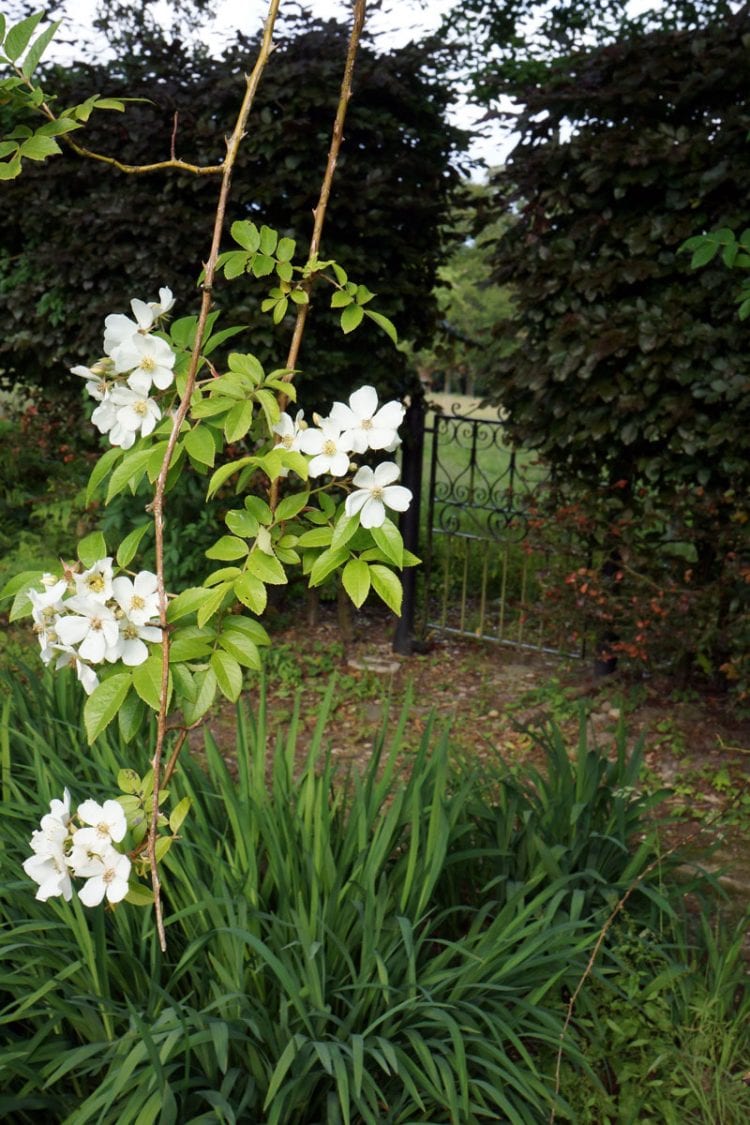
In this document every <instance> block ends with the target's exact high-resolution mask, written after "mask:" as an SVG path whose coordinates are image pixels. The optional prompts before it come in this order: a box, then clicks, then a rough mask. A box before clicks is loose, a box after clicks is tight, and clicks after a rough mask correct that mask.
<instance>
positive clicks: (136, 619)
mask: <svg viewBox="0 0 750 1125" xmlns="http://www.w3.org/2000/svg"><path fill="white" fill-rule="evenodd" d="M112 596H113V597H114V599H115V601H116V602H117V604H118V605H119V607H120V609H121V610H122V612H123V613H124V614H125V616H126V617H127V618H129V619H130V621H132V622H133V623H134V624H135V625H145V624H146V622H147V621H149V620H150V619H151V618H152V617H158V616H159V591H158V589H157V582H156V575H155V574H152V572H151V571H150V570H141V571H139V572H138V574H136V576H135V578H134V579H133V580H132V581H131V579H130V578H126V577H125V576H124V575H120V576H119V577H118V578H115V580H114V582H113V583H112Z"/></svg>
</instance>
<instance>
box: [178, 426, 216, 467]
mask: <svg viewBox="0 0 750 1125" xmlns="http://www.w3.org/2000/svg"><path fill="white" fill-rule="evenodd" d="M185 449H186V450H187V452H188V453H189V454H190V456H191V457H192V458H193V459H194V460H196V461H197V462H198V463H199V464H200V465H208V467H209V468H213V464H214V459H215V457H216V445H215V443H214V439H213V437H212V435H211V431H210V430H209V429H208V427H207V426H201V425H200V424H196V425H195V426H193V428H192V430H190V431H188V433H187V434H186V435H185Z"/></svg>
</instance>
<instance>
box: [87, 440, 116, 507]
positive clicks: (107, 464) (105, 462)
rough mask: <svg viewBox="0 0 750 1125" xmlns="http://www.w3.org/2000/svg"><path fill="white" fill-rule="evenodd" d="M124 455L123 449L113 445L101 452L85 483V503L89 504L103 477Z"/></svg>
mask: <svg viewBox="0 0 750 1125" xmlns="http://www.w3.org/2000/svg"><path fill="white" fill-rule="evenodd" d="M123 456H124V450H122V449H120V448H119V447H116V446H113V447H112V449H108V450H107V452H106V453H103V454H102V455H101V457H100V458H99V460H98V461H97V463H96V464H95V465H94V468H93V469H92V470H91V476H90V477H89V481H88V484H87V485H86V504H87V505H88V504H90V503H91V501H92V500H93V499H94V496H95V495H96V490H97V489H98V487H99V485H100V484H101V483H102V481H103V480H104V478H105V477H106V476H107V475H108V473H110V472H111V471H112V469H113V467H114V466H115V464H116V463H117V462H118V461H119V460H120V458H121V457H123Z"/></svg>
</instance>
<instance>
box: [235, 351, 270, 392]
mask: <svg viewBox="0 0 750 1125" xmlns="http://www.w3.org/2000/svg"><path fill="white" fill-rule="evenodd" d="M227 364H228V366H229V370H230V371H236V372H237V373H238V374H239V375H246V376H247V377H248V378H249V379H250V380H251V382H252V383H253V384H254V385H257V384H258V383H262V382H263V380H264V378H265V371H264V370H263V366H262V364H261V362H260V360H259V359H257V357H256V356H254V355H253V354H252V353H251V352H232V353H231V355H230V356H229V359H228V360H227Z"/></svg>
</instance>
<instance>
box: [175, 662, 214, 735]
mask: <svg viewBox="0 0 750 1125" xmlns="http://www.w3.org/2000/svg"><path fill="white" fill-rule="evenodd" d="M195 680H196V683H197V685H198V691H197V693H196V696H195V700H194V701H186V702H185V704H184V706H183V709H182V713H183V716H184V718H185V722H186V723H188V724H192V723H195V722H197V721H198V719H201V718H202V717H203V716H204V715H205V713H206V711H208V709H209V707H210V706H211V704H212V703H213V701H214V699H215V698H216V688H217V683H216V673H215V672H214V670H213V668H206V670H205V671H204V672H196V674H195Z"/></svg>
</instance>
